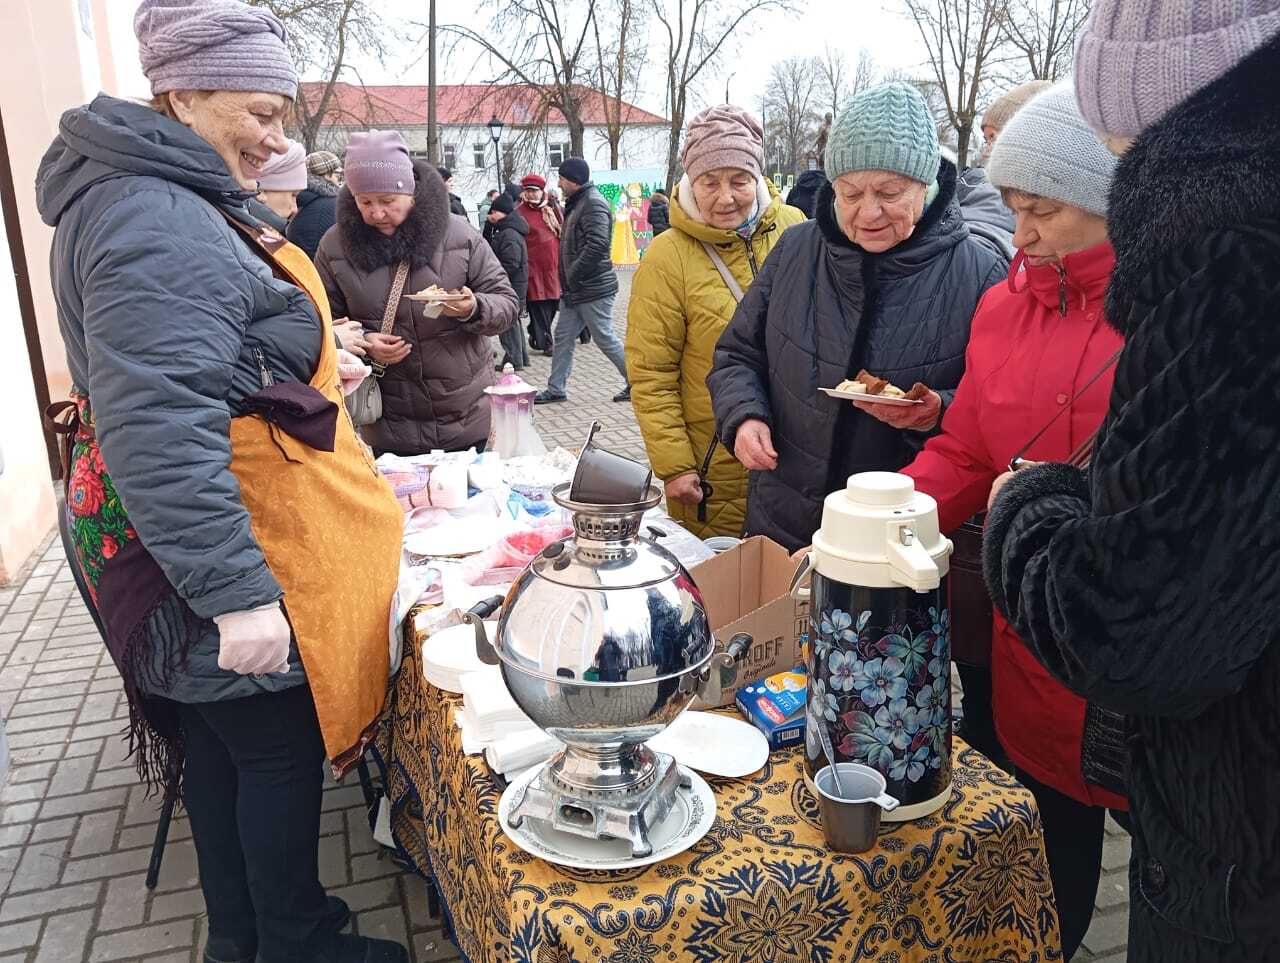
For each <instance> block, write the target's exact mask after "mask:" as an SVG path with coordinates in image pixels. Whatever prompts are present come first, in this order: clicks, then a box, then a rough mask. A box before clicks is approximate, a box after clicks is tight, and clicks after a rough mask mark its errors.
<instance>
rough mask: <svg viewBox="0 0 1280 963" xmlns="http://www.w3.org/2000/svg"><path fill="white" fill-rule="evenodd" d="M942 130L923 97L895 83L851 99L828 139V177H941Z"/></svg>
mask: <svg viewBox="0 0 1280 963" xmlns="http://www.w3.org/2000/svg"><path fill="white" fill-rule="evenodd" d="M941 161H942V152H941V151H940V149H939V147H938V128H937V124H936V123H935V121H934V119H933V115H932V114H931V113H929V105H928V104H926V103H925V100H924V96H923V95H922V94H921V93H920V91H918V90H916V88H915V87H913V86H911V84H908V83H903V82H902V81H895V82H894V83H889V84H881V85H880V86H879V87H873V88H872V89H870V90H864V91H863V92H862V93H860V94H855V95H854V96H853V97H851V98H849V100H848V102H847V103H846V104H845V105H844V108H843V109H842V110H841V111H840V116H839V117H838V118H836V122H835V124H833V125H832V127H831V134H830V136H829V137H828V138H827V157H826V173H827V177H829V178H830V179H831V180H835V179H836V178H837V177H839V176H840V175H841V174H848V173H850V172H851V171H893V172H895V173H898V174H904V175H906V176H907V177H910V178H912V179H913V180H917V181H920V182H921V183H922V184H932V183H933V182H934V180H935V179H937V176H938V165H939V163H941Z"/></svg>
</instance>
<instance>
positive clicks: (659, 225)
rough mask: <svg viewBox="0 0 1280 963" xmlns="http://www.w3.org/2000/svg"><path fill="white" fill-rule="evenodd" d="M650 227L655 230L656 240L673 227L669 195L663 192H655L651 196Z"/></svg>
mask: <svg viewBox="0 0 1280 963" xmlns="http://www.w3.org/2000/svg"><path fill="white" fill-rule="evenodd" d="M649 226H650V227H651V228H653V236H654V237H655V238H656V237H658V235H660V234H661V233H662V232H663V231H665V230H666V229H667V228H669V227H670V226H671V214H670V208H669V207H668V206H667V195H666V194H664V193H662V191H654V192H653V193H652V194H650V195H649Z"/></svg>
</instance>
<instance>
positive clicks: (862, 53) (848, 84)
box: [819, 44, 879, 116]
mask: <svg viewBox="0 0 1280 963" xmlns="http://www.w3.org/2000/svg"><path fill="white" fill-rule="evenodd" d="M819 66H820V71H819V79H820V81H821V87H822V96H823V97H824V99H825V100H826V102H827V105H828V109H829V110H830V111H831V113H832V116H835V115H838V114H839V113H840V107H841V105H842V104H844V102H845V101H846V100H847V99H848V98H850V97H852V96H853V95H854V94H856V93H859V92H860V91H863V90H866V89H867V88H868V87H871V86H873V85H874V84H875V83H876V80H877V75H878V73H879V71H878V70H877V68H876V62H875V59H874V58H873V57H872V56H871V53H870V51H868V50H865V49H863V50H859V51H858V60H857V62H856V63H853V64H850V63H849V58H848V57H847V56H845V53H844V51H843V50H836V49H832V47H831V45H830V44H827V46H826V48H825V49H824V51H823V56H822V59H821V60H820V61H819Z"/></svg>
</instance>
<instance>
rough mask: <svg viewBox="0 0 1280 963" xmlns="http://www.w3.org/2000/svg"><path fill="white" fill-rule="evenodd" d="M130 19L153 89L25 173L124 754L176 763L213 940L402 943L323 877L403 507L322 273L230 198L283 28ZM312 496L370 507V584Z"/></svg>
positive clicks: (239, 9) (87, 112)
mask: <svg viewBox="0 0 1280 963" xmlns="http://www.w3.org/2000/svg"><path fill="white" fill-rule="evenodd" d="M135 29H136V30H137V33H138V41H139V48H140V51H141V55H142V65H143V69H144V72H145V73H146V74H147V76H148V78H149V79H150V81H151V85H152V91H153V93H154V94H155V95H156V98H155V100H154V101H153V102H152V104H151V105H150V106H148V105H144V104H137V103H133V102H130V101H124V100H117V99H115V98H112V97H108V96H105V95H103V96H99V97H98V98H97V99H96V100H95V101H94V102H93V103H92V104H89V105H87V106H84V107H79V108H76V109H74V110H70V111H68V112H67V113H66V114H65V115H63V117H62V120H61V123H60V125H59V133H58V136H57V138H56V139H55V140H54V142H53V144H52V146H51V147H50V148H49V150H48V152H47V153H46V155H45V157H44V160H43V162H42V164H41V167H40V172H39V176H38V179H37V186H36V189H37V196H38V203H39V208H40V212H41V216H42V217H43V218H44V220H45V221H46V222H47V223H48V224H50V225H52V226H53V227H54V239H53V247H52V252H51V262H52V273H53V283H54V294H55V298H56V302H57V306H58V317H59V322H60V325H61V330H62V335H63V338H64V340H65V342H66V346H67V360H68V365H69V368H70V371H71V375H72V382H73V399H74V407H75V412H76V416H77V417H76V418H74V419H73V423H72V424H73V427H72V430H73V432H74V434H73V435H72V436H71V443H70V444H69V445H68V451H67V455H68V456H69V457H68V462H69V465H68V471H69V479H68V490H67V523H68V528H69V530H70V533H71V544H72V552H71V561H72V564H74V565H76V566H77V567H78V569H79V570H80V574H81V575H82V576H83V577H84V582H85V584H86V585H87V587H88V594H89V602H90V604H91V605H92V606H93V607H94V608H95V609H96V610H97V612H98V613H99V614H100V616H101V618H102V622H103V624H104V626H105V635H106V642H107V647H108V649H109V650H110V652H111V655H112V657H113V660H114V661H115V663H116V665H117V667H118V669H119V671H120V675H121V678H122V680H123V686H124V691H125V694H126V696H127V697H128V699H129V708H130V722H131V736H132V747H133V749H134V752H135V754H136V757H137V761H138V765H139V769H140V770H141V772H142V774H143V775H144V776H145V777H148V778H149V779H150V781H151V782H152V783H153V784H154V783H156V782H161V781H165V782H167V783H168V784H169V786H170V787H172V786H173V785H175V784H174V783H173V782H172V781H170V780H171V778H172V774H173V773H177V772H180V773H181V776H182V797H183V801H184V802H185V805H186V808H187V812H188V813H189V814H190V817H191V829H192V834H193V836H194V840H195V847H196V853H197V856H198V858H199V866H200V884H201V888H202V890H203V893H204V898H205V904H206V907H207V911H208V919H209V937H208V942H207V944H206V946H205V948H204V960H205V963H250V961H254V960H255V959H256V960H258V961H261V963H283V961H286V960H287V961H293V960H301V959H305V960H310V961H317V963H356V961H363V963H373V961H378V963H401V961H404V963H407V961H408V958H409V957H408V954H407V953H406V951H405V949H404V948H403V947H402V946H399V945H397V944H394V943H390V942H388V941H385V940H374V939H368V938H363V937H354V936H349V935H344V934H341V933H340V932H339V930H340V929H341V928H342V927H343V926H344V925H345V923H346V921H347V918H348V917H349V915H350V914H349V912H348V910H347V908H346V906H345V905H344V904H343V903H342V902H341V900H336V899H328V898H326V896H325V892H324V888H323V887H322V886H321V884H320V880H319V866H318V854H317V850H318V842H319V828H320V802H321V789H322V785H321V779H322V764H323V760H324V758H325V756H326V755H328V756H329V758H330V759H331V761H332V763H333V766H334V768H335V769H336V770H342V769H343V768H345V767H346V766H348V765H351V764H352V763H354V761H355V759H356V758H357V757H358V755H359V751H360V746H361V743H362V737H363V732H364V731H365V730H367V728H368V726H370V725H372V723H373V722H374V721H375V719H376V715H377V711H378V709H379V707H380V705H381V698H382V695H383V694H384V693H385V687H386V672H387V662H386V655H387V637H386V631H387V630H386V626H387V621H388V615H389V609H390V596H391V594H392V593H393V592H394V589H395V584H396V571H397V568H398V561H399V538H400V534H399V532H400V527H401V525H402V522H403V520H402V517H401V516H400V513H399V510H398V507H397V506H396V505H395V503H394V499H393V498H392V496H391V493H390V492H389V491H388V490H387V487H386V485H385V484H383V483H381V482H380V481H379V480H378V479H377V477H376V474H375V473H374V472H373V471H371V470H370V466H369V465H368V462H367V459H366V458H364V457H363V455H362V453H361V450H360V447H359V440H358V439H357V438H356V437H355V434H354V432H353V430H352V428H351V424H350V421H349V420H347V419H345V416H344V415H343V412H342V405H341V397H340V395H339V394H338V391H337V387H336V386H337V369H336V364H335V354H336V352H335V348H334V343H333V334H332V329H331V327H330V325H329V323H328V308H327V304H325V302H324V292H323V289H322V288H321V287H320V286H319V284H318V282H317V280H316V279H315V277H314V272H313V271H310V268H309V262H307V260H306V258H305V256H304V255H303V254H302V253H301V252H300V251H298V250H297V249H296V248H293V247H292V246H291V245H287V244H283V242H282V241H281V239H280V237H279V236H278V235H277V234H275V233H274V232H264V231H263V230H262V229H261V225H260V224H259V223H258V222H257V220H256V219H255V218H254V217H253V216H252V215H251V214H250V213H249V211H248V208H247V206H246V204H247V201H248V200H249V199H250V198H252V197H253V195H254V194H255V193H256V191H257V188H258V184H257V176H258V174H259V172H260V171H261V169H262V167H263V165H264V164H265V163H266V162H267V160H268V159H269V158H270V157H271V156H272V155H273V154H280V153H283V152H284V150H285V145H286V141H285V139H284V135H283V123H284V120H285V118H286V117H287V116H288V115H289V113H290V111H291V108H292V98H293V96H294V93H295V91H296V88H297V78H296V75H295V73H294V69H293V65H292V63H291V62H290V59H289V55H288V52H287V50H286V47H285V42H284V29H283V27H282V26H281V24H280V22H279V21H278V20H277V19H276V18H275V17H274V16H273V15H271V14H270V13H268V12H267V11H265V10H261V9H255V8H249V7H246V6H244V5H243V4H241V3H236V2H230V0H192V2H191V3H190V4H186V5H184V3H183V2H182V0H144V2H143V3H142V4H141V6H140V7H139V8H138V12H137V16H136V20H135ZM290 261H292V263H293V265H294V268H295V270H290V269H289V268H288V267H287V266H286V265H287V264H288V263H290ZM286 467H287V471H285V470H283V469H285V468H286ZM301 504H306V505H307V507H308V508H315V507H320V508H321V509H323V512H310V511H302V512H297V513H296V514H294V512H295V511H296V508H297V506H298V505H301ZM323 513H334V514H331V515H330V514H324V517H325V518H326V519H327V521H326V524H331V523H332V519H333V518H337V517H343V515H344V514H346V515H349V516H350V517H355V516H356V515H357V514H358V515H359V517H360V518H361V523H362V524H361V538H362V544H361V555H362V562H364V561H366V560H367V564H368V567H369V569H371V570H372V571H373V572H375V573H376V574H375V575H374V577H373V582H372V585H370V584H367V583H368V579H367V578H363V577H362V584H361V585H360V588H359V592H355V591H353V590H352V588H351V585H350V579H349V578H348V577H347V576H346V575H345V574H342V568H341V565H340V561H341V559H340V558H339V557H337V556H335V555H334V553H333V545H332V544H331V543H332V542H333V539H331V538H329V537H328V533H327V532H326V531H324V529H323V527H322V526H319V525H317V524H312V523H311V522H310V521H309V518H310V517H312V516H313V515H314V516H315V517H317V518H318V517H320V516H321V515H322V514H323ZM299 516H305V517H299ZM330 570H332V573H331V574H330ZM318 627H319V628H318ZM362 693H363V695H362ZM357 707H358V711H356V710H357ZM353 712H354V715H352V713H353ZM344 715H346V716H351V717H352V718H351V722H352V724H351V725H348V726H346V727H345V728H344V727H343V726H340V725H337V724H336V720H338V718H339V717H340V716H344ZM331 737H335V738H336V737H340V738H339V739H338V741H334V738H331ZM184 757H185V758H184Z"/></svg>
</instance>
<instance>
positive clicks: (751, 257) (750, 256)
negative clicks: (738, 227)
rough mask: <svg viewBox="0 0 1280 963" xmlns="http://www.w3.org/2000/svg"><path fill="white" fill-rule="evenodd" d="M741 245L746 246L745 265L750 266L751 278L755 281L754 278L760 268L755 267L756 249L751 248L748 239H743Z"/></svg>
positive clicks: (749, 239)
mask: <svg viewBox="0 0 1280 963" xmlns="http://www.w3.org/2000/svg"><path fill="white" fill-rule="evenodd" d="M742 243H743V244H745V245H746V246H747V263H748V264H750V265H751V278H752V280H755V276H756V275H757V274H759V273H760V268H759V267H758V266H757V265H756V249H755V248H754V247H752V246H751V238H749V237H744V238H743V239H742Z"/></svg>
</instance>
